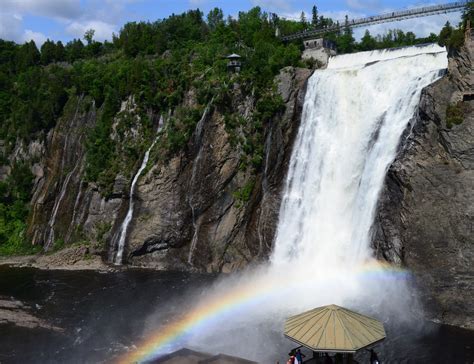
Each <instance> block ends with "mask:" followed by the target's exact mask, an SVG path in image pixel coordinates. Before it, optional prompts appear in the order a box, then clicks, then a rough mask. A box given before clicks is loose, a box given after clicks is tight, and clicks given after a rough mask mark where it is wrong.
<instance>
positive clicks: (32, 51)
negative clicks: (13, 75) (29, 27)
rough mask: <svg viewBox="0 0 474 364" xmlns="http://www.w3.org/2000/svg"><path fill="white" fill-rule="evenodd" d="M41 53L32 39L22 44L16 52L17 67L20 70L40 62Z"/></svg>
mask: <svg viewBox="0 0 474 364" xmlns="http://www.w3.org/2000/svg"><path fill="white" fill-rule="evenodd" d="M40 59H41V54H40V52H39V50H38V48H36V44H35V42H34V41H33V40H30V41H29V42H27V43H25V44H23V45H22V46H21V47H20V50H19V52H18V53H17V67H18V69H20V70H22V69H25V68H27V67H30V66H34V65H37V64H38V63H39V62H40Z"/></svg>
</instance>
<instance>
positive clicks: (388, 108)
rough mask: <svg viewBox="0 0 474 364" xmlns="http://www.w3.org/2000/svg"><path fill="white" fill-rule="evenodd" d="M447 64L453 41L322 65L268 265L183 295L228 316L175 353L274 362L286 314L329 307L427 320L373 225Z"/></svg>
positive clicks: (398, 321)
mask: <svg viewBox="0 0 474 364" xmlns="http://www.w3.org/2000/svg"><path fill="white" fill-rule="evenodd" d="M446 67H447V55H446V51H445V50H444V48H440V47H438V46H435V45H429V46H420V47H411V48H402V49H397V50H386V51H373V52H363V53H357V54H350V55H342V56H337V57H333V58H331V59H330V60H329V64H328V68H327V69H324V70H317V71H315V72H314V74H313V75H312V76H311V78H310V79H309V81H308V86H307V91H306V95H305V101H304V105H303V112H302V119H301V124H300V126H299V130H298V135H297V137H296V140H295V143H294V146H293V152H292V155H291V158H290V162H289V169H288V174H287V177H286V182H285V186H284V191H283V196H282V202H281V205H280V212H279V222H278V226H277V232H276V237H275V242H274V249H273V253H272V255H271V258H270V264H268V265H259V266H254V267H250V268H249V269H248V270H247V271H243V272H239V273H236V274H234V275H229V276H225V277H221V279H219V280H218V281H217V282H214V284H213V286H212V287H211V288H210V289H209V290H208V291H207V292H206V293H205V294H201V293H200V294H199V295H193V294H191V295H190V297H188V298H186V299H185V301H186V302H189V301H192V302H196V309H195V310H194V311H191V312H186V317H192V318H194V317H199V316H200V315H201V313H202V312H208V311H209V310H210V311H211V313H213V308H214V307H218V310H219V314H217V313H216V314H215V315H214V314H211V315H210V318H211V319H210V320H209V321H205V325H204V324H202V325H200V329H197V330H196V331H194V330H190V333H189V335H190V337H188V338H186V339H184V343H183V342H181V341H180V342H179V345H178V346H176V347H173V349H174V350H177V349H178V348H179V347H182V346H188V347H196V348H200V349H202V350H203V351H209V352H211V351H213V352H226V353H229V354H231V355H238V356H243V357H246V358H249V359H252V360H258V361H259V362H265V363H267V362H275V360H274V359H275V355H273V354H272V353H270V352H271V351H274V350H273V349H274V348H275V347H277V346H276V345H280V342H277V341H275V333H278V335H280V336H281V331H282V329H283V327H284V322H285V319H286V318H287V317H289V316H291V315H294V314H297V313H301V312H303V311H305V310H308V309H312V308H315V307H318V306H322V305H327V304H338V305H343V306H347V307H349V308H351V309H355V310H357V311H360V312H362V313H366V314H370V315H371V316H372V315H375V317H377V318H378V319H381V320H383V321H384V323H389V322H394V324H395V325H402V324H407V325H408V324H413V323H415V325H418V326H419V325H420V320H419V319H420V311H421V310H418V308H419V304H418V301H417V298H416V294H415V292H414V291H413V290H412V289H411V285H410V284H411V281H410V278H411V275H410V273H409V272H406V271H403V270H399V269H396V268H395V267H391V266H388V265H384V264H382V263H381V262H378V261H376V260H375V259H374V257H373V256H372V251H371V249H370V240H371V234H370V231H371V226H372V224H373V220H374V214H375V211H376V208H377V200H378V196H379V194H380V191H381V188H382V186H383V183H384V178H385V175H386V172H387V169H388V168H389V166H390V164H391V163H392V161H393V160H394V158H395V156H396V153H397V150H398V147H399V145H400V139H401V137H402V135H403V134H404V131H405V130H407V129H408V128H409V123H410V121H411V120H413V118H414V117H415V112H416V109H417V105H418V103H419V101H420V96H421V91H422V89H423V88H424V87H426V86H428V85H429V84H431V83H432V82H434V81H436V80H437V79H438V78H440V77H441V74H442V73H443V72H444V70H445V69H446ZM268 138H269V139H268V141H270V140H271V136H268ZM267 145H268V142H267ZM269 153H271V151H269V149H267V155H266V157H267V158H268V155H269ZM195 163H196V162H195ZM266 166H268V161H267V163H266ZM267 172H268V171H265V174H266V173H267ZM265 177H266V176H265ZM266 183H267V181H264V185H263V186H262V187H264V188H266V187H267V185H266ZM191 201H192V199H191ZM257 233H260V231H257ZM260 239H261V240H262V239H263V237H262V236H260ZM191 252H192V251H191ZM227 304H228V307H227ZM222 305H225V309H222V312H223V314H222V315H221V314H220V311H221V307H222ZM209 308H211V309H209ZM227 308H228V310H227ZM412 318H416V319H414V320H412ZM392 320H393V321H392ZM180 324H181V322H179V325H180ZM171 325H172V326H171ZM171 325H170V327H175V326H176V325H177V323H176V322H172V324H171ZM392 325H393V324H392ZM167 329H168V328H166V327H165V328H163V327H160V332H163V331H165V330H167ZM193 331H194V333H193ZM276 343H278V344H276ZM293 344H294V343H293ZM284 345H287V346H284ZM290 345H291V344H290V343H287V344H283V343H282V344H281V345H280V346H278V347H277V348H278V350H277V352H278V351H279V352H280V354H281V355H284V353H286V352H287V351H286V349H289V348H290ZM262 348H272V350H262ZM169 349H171V348H166V350H169ZM164 350H165V349H164ZM170 351H171V350H170Z"/></svg>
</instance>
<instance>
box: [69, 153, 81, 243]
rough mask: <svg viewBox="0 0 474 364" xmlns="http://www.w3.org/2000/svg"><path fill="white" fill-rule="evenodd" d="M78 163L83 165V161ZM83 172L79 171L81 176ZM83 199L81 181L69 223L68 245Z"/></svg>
mask: <svg viewBox="0 0 474 364" xmlns="http://www.w3.org/2000/svg"><path fill="white" fill-rule="evenodd" d="M78 163H82V160H80V161H79V162H78ZM82 171H83V168H81V170H80V171H79V176H82ZM81 197H82V181H81V180H79V185H78V191H77V194H76V200H75V201H74V207H73V208H72V217H71V222H70V223H69V228H68V230H67V234H66V239H65V240H66V243H68V242H69V240H70V239H71V235H72V232H73V229H74V227H75V226H76V225H75V223H76V215H77V208H78V206H79V202H80V201H81Z"/></svg>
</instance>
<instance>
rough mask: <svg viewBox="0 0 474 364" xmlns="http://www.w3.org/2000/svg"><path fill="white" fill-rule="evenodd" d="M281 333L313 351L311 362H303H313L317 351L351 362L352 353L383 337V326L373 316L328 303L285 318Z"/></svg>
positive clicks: (318, 353)
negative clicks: (335, 355)
mask: <svg viewBox="0 0 474 364" xmlns="http://www.w3.org/2000/svg"><path fill="white" fill-rule="evenodd" d="M285 336H286V337H287V338H288V339H290V340H292V341H294V342H296V343H298V344H299V345H301V347H306V348H308V349H309V350H311V351H312V352H313V360H314V361H309V360H306V361H305V363H306V362H308V363H309V362H312V363H317V358H318V357H319V356H320V353H323V354H324V353H325V354H342V356H343V357H344V361H345V362H348V363H351V362H352V356H353V354H354V353H355V352H357V351H358V350H360V349H362V348H366V347H368V346H371V345H373V344H375V343H378V342H380V341H382V340H383V339H385V329H384V327H383V324H382V323H381V322H380V321H378V320H376V319H374V318H371V317H368V316H364V315H361V314H360V313H357V312H354V311H351V310H348V309H346V308H343V307H340V306H337V305H329V306H323V307H318V308H315V309H312V310H310V311H306V312H303V313H301V314H299V315H296V316H292V317H289V318H288V319H287V320H286V323H285Z"/></svg>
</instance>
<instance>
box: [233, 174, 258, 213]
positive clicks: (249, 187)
mask: <svg viewBox="0 0 474 364" xmlns="http://www.w3.org/2000/svg"><path fill="white" fill-rule="evenodd" d="M254 187H255V180H254V179H251V180H249V181H247V183H246V184H245V185H243V186H242V187H241V188H239V189H238V190H237V191H234V193H233V196H234V198H235V199H236V200H237V207H241V206H242V205H243V204H245V203H246V202H248V201H249V200H250V197H251V196H252V192H253V189H254Z"/></svg>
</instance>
